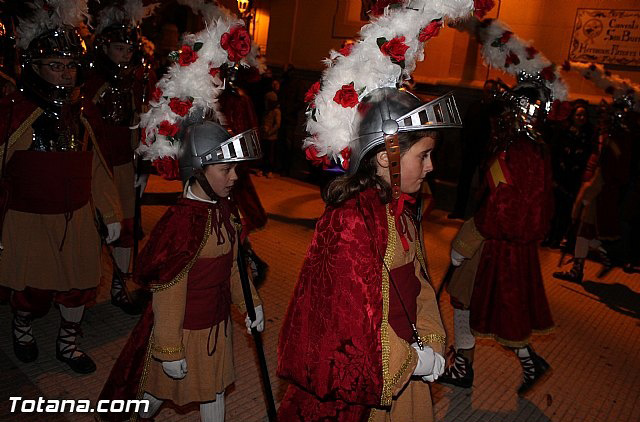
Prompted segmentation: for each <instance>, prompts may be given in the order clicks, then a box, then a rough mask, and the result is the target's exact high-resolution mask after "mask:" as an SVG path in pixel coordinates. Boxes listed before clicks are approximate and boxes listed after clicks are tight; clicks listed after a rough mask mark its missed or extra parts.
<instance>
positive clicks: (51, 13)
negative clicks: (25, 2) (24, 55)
mask: <svg viewBox="0 0 640 422" xmlns="http://www.w3.org/2000/svg"><path fill="white" fill-rule="evenodd" d="M30 7H31V9H33V14H32V15H31V16H29V17H28V18H26V19H18V27H17V28H16V33H17V40H16V46H17V47H18V48H21V49H26V48H27V47H29V44H30V43H31V41H33V40H34V39H35V38H37V37H39V36H40V35H42V34H43V33H45V32H46V31H50V30H52V29H56V28H59V27H61V26H63V25H69V26H73V27H77V26H79V25H80V24H81V23H82V22H84V20H85V19H86V20H88V19H89V11H88V8H87V0H34V1H33V2H32V3H31V4H30Z"/></svg>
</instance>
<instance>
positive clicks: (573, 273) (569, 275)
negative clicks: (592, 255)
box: [553, 258, 584, 284]
mask: <svg viewBox="0 0 640 422" xmlns="http://www.w3.org/2000/svg"><path fill="white" fill-rule="evenodd" d="M553 277H554V278H557V279H558V280H564V281H571V282H572V283H578V284H581V283H582V279H583V278H584V258H573V267H571V269H570V270H569V271H558V272H555V273H553Z"/></svg>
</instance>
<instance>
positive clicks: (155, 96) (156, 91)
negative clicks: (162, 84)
mask: <svg viewBox="0 0 640 422" xmlns="http://www.w3.org/2000/svg"><path fill="white" fill-rule="evenodd" d="M160 98H162V90H161V89H160V88H159V87H156V89H154V90H153V93H152V94H151V101H155V102H158V101H160Z"/></svg>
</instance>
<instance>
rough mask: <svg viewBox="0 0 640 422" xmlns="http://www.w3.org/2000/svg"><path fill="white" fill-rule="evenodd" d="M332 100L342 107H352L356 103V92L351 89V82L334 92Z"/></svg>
mask: <svg viewBox="0 0 640 422" xmlns="http://www.w3.org/2000/svg"><path fill="white" fill-rule="evenodd" d="M333 101H335V102H336V103H338V104H340V105H341V106H342V107H344V108H349V107H353V106H355V105H356V104H358V102H359V101H358V93H357V92H356V90H355V89H353V82H351V83H350V84H349V85H342V89H340V90H339V91H338V92H336V95H334V97H333Z"/></svg>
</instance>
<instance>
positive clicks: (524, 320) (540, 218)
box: [470, 139, 553, 347]
mask: <svg viewBox="0 0 640 422" xmlns="http://www.w3.org/2000/svg"><path fill="white" fill-rule="evenodd" d="M506 164H507V167H508V169H509V173H510V175H511V179H512V180H511V183H509V184H504V183H501V184H499V185H498V187H497V188H496V189H495V190H493V191H491V193H490V194H489V196H488V198H487V199H486V201H485V202H484V203H483V205H482V206H481V208H480V210H479V211H478V213H477V214H476V216H475V224H476V226H477V228H478V230H479V232H480V233H481V234H482V236H484V238H485V239H486V240H485V242H484V247H483V249H482V256H481V258H480V264H479V266H478V271H477V274H476V279H475V284H474V289H473V294H472V296H471V305H470V309H471V315H470V322H471V328H472V330H474V332H475V333H476V334H477V335H479V336H489V337H493V338H495V339H496V340H498V341H499V342H501V343H502V344H504V345H507V346H512V347H521V346H523V345H525V344H527V343H528V339H529V336H530V335H531V332H532V331H543V330H548V329H550V328H551V327H552V326H553V320H552V318H551V312H550V310H549V304H548V302H547V297H546V293H545V290H544V285H543V284H542V275H541V273H540V259H539V257H538V242H539V241H540V240H542V239H543V238H544V236H545V234H546V233H547V230H548V227H549V222H550V220H551V216H552V215H553V196H552V179H551V165H550V161H549V157H548V153H546V152H545V151H544V150H543V146H542V145H535V144H534V143H533V142H531V141H529V140H527V139H520V140H517V141H516V142H514V143H513V144H512V145H511V146H510V147H509V149H508V151H507V156H506Z"/></svg>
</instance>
